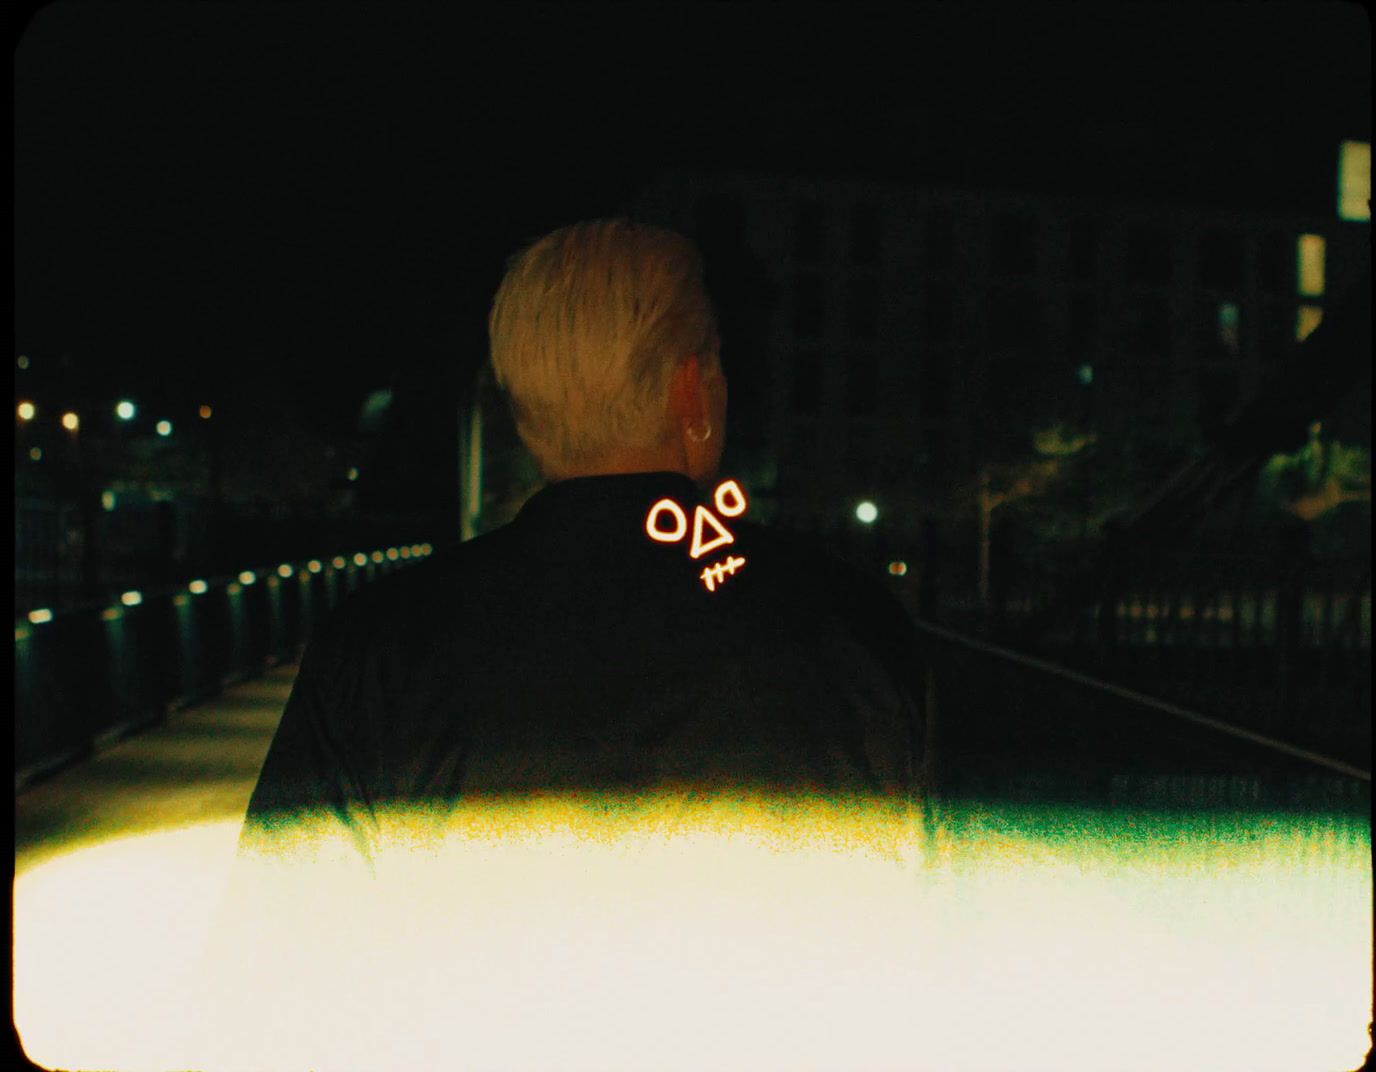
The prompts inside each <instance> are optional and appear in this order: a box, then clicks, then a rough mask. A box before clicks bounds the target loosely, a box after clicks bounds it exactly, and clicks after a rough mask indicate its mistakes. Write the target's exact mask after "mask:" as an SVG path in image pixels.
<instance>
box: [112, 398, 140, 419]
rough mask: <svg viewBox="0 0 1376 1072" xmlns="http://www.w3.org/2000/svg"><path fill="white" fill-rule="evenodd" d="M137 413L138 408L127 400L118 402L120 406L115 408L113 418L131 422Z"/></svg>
mask: <svg viewBox="0 0 1376 1072" xmlns="http://www.w3.org/2000/svg"><path fill="white" fill-rule="evenodd" d="M137 413H138V407H137V406H135V405H134V403H132V402H130V401H129V400H128V399H125V400H124V401H122V402H120V404H119V405H117V406H116V407H115V416H116V417H118V418H119V419H120V420H122V421H132V420H133V419H134V416H135V414H137Z"/></svg>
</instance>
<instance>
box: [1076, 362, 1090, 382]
mask: <svg viewBox="0 0 1376 1072" xmlns="http://www.w3.org/2000/svg"><path fill="white" fill-rule="evenodd" d="M1075 375H1076V376H1077V377H1078V378H1079V380H1080V386H1081V387H1088V386H1089V385H1090V384H1091V383H1093V382H1094V366H1093V365H1081V366H1080V367H1079V368H1078V369H1077V370H1076V372H1075Z"/></svg>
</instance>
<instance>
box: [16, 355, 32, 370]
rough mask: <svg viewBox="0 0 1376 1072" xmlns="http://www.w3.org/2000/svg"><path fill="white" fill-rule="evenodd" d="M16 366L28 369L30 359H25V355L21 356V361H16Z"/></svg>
mask: <svg viewBox="0 0 1376 1072" xmlns="http://www.w3.org/2000/svg"><path fill="white" fill-rule="evenodd" d="M15 364H16V365H18V366H19V367H20V368H21V369H26V368H28V367H29V359H28V358H27V357H25V356H24V355H23V354H20V355H19V360H18V361H16V362H15Z"/></svg>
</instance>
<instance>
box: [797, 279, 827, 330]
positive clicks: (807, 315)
mask: <svg viewBox="0 0 1376 1072" xmlns="http://www.w3.org/2000/svg"><path fill="white" fill-rule="evenodd" d="M825 321H826V317H825V310H824V309H823V307H822V277H821V276H820V275H815V274H812V273H808V274H806V275H799V276H795V277H794V279H793V334H794V337H795V338H799V339H819V338H821V337H822V329H823V326H824V324H825Z"/></svg>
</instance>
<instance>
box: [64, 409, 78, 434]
mask: <svg viewBox="0 0 1376 1072" xmlns="http://www.w3.org/2000/svg"><path fill="white" fill-rule="evenodd" d="M62 427H63V428H65V429H67V431H69V432H75V431H76V430H77V429H78V428H80V427H81V418H80V417H78V416H77V415H76V414H75V413H64V414H63V415H62Z"/></svg>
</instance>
